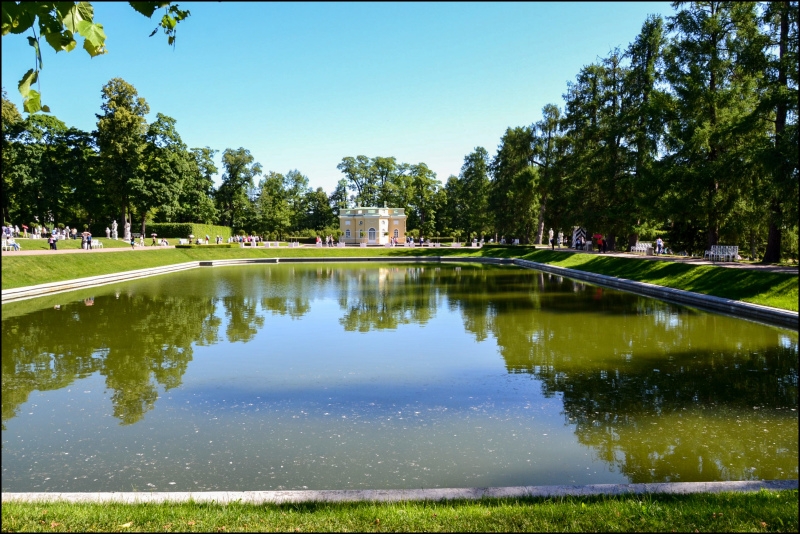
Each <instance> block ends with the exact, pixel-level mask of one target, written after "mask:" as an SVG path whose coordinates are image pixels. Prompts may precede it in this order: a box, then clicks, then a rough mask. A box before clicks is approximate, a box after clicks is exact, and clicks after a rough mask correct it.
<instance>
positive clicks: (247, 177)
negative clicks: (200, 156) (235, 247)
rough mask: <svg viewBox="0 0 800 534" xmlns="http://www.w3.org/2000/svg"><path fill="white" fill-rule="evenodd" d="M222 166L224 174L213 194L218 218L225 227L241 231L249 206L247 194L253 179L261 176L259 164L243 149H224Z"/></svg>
mask: <svg viewBox="0 0 800 534" xmlns="http://www.w3.org/2000/svg"><path fill="white" fill-rule="evenodd" d="M222 166H223V168H224V170H225V172H224V173H223V175H222V183H221V184H220V186H219V189H217V191H216V194H215V200H216V202H217V209H218V210H219V217H220V219H221V222H223V223H224V224H225V225H227V226H230V227H231V228H234V229H241V228H242V227H243V223H244V219H243V216H244V215H245V213H246V212H247V210H248V208H249V204H250V199H249V198H248V196H247V193H248V191H249V190H250V189H251V188H252V187H253V179H254V178H255V177H256V176H258V175H259V174H261V164H260V163H257V162H255V159H254V158H253V156H252V155H251V154H250V151H249V150H247V149H245V148H238V149H236V150H233V149H230V148H226V149H225V151H224V152H223V153H222Z"/></svg>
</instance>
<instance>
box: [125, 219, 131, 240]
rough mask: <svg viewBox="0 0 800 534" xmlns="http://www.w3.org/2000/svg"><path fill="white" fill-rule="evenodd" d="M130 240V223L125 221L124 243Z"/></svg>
mask: <svg viewBox="0 0 800 534" xmlns="http://www.w3.org/2000/svg"><path fill="white" fill-rule="evenodd" d="M130 240H131V223H129V222H128V221H125V242H126V243H127V242H128V241H130Z"/></svg>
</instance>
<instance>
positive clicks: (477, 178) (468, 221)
mask: <svg viewBox="0 0 800 534" xmlns="http://www.w3.org/2000/svg"><path fill="white" fill-rule="evenodd" d="M489 165H490V161H489V153H488V152H487V151H486V149H485V148H483V147H482V146H479V147H475V150H473V151H472V152H471V153H470V154H467V155H466V156H465V157H464V164H463V165H462V166H461V173H460V176H459V178H458V182H459V187H451V189H450V190H448V195H447V199H448V202H450V193H451V192H452V193H453V194H456V195H458V197H459V198H458V200H457V201H456V204H457V206H458V207H457V208H456V209H457V210H458V212H459V213H454V214H453V215H454V216H456V217H458V219H457V221H458V223H457V225H455V226H453V228H457V229H459V230H462V231H463V232H465V234H467V235H473V236H483V235H484V234H486V232H488V231H489V230H490V229H491V224H492V217H491V212H490V211H489V190H490V186H491V182H490V180H489Z"/></svg>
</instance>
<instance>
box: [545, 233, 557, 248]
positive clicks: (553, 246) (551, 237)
mask: <svg viewBox="0 0 800 534" xmlns="http://www.w3.org/2000/svg"><path fill="white" fill-rule="evenodd" d="M553 235H554V234H553V229H552V228H550V231H548V232H547V237H548V238H549V239H550V246H551V247H552V248H553V250H555V249H556V242H555V241H553Z"/></svg>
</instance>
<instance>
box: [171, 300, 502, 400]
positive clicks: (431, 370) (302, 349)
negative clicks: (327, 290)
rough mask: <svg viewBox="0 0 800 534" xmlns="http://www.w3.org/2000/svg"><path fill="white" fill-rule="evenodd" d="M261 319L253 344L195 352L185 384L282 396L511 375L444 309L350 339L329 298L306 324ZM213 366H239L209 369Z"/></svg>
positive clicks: (489, 346)
mask: <svg viewBox="0 0 800 534" xmlns="http://www.w3.org/2000/svg"><path fill="white" fill-rule="evenodd" d="M260 313H261V314H263V315H265V316H267V317H269V321H268V322H267V323H266V324H265V326H264V328H262V329H260V330H259V331H258V333H257V334H256V335H255V337H254V338H253V339H252V340H250V341H248V342H247V343H234V344H233V345H230V346H229V345H227V344H224V343H223V344H217V345H214V346H211V347H202V348H196V349H195V354H194V363H193V364H192V365H191V366H189V369H188V371H187V372H186V374H185V375H184V384H185V385H188V384H190V383H192V381H194V380H201V381H202V380H212V381H216V380H220V379H229V380H235V381H236V383H237V384H242V385H243V384H247V383H249V382H253V383H255V384H258V383H260V381H261V380H269V381H270V382H271V383H274V384H275V385H276V386H277V387H281V388H289V387H292V385H294V386H296V387H305V386H306V384H307V381H308V380H312V381H314V382H318V381H322V380H324V381H325V382H326V383H329V384H331V385H333V386H339V385H345V384H346V385H356V384H375V383H376V382H380V383H383V384H387V385H389V384H403V383H407V382H409V381H411V382H413V381H416V380H420V379H425V380H432V381H439V380H454V379H455V378H454V375H458V374H460V373H465V374H466V375H467V376H466V378H465V379H466V380H470V379H472V376H480V375H483V374H487V373H505V366H504V362H503V359H502V357H501V356H500V355H499V353H498V351H497V347H496V345H495V344H494V342H493V341H492V342H491V343H489V342H484V343H478V342H475V341H474V338H473V337H472V336H469V335H465V334H464V326H463V319H462V318H461V317H460V315H459V314H458V313H452V312H449V311H447V310H446V309H443V307H439V308H438V310H437V312H436V315H435V316H434V317H433V318H432V319H431V320H430V321H429V322H428V323H427V324H423V325H420V324H414V323H411V324H400V325H399V326H398V327H397V328H396V329H394V330H389V329H386V330H372V331H370V332H368V333H362V332H346V331H344V329H343V328H342V325H341V324H339V322H338V318H339V316H340V315H341V313H342V310H341V307H340V306H339V304H338V303H337V302H336V301H335V300H332V299H329V298H326V299H321V300H315V301H314V302H313V304H312V306H311V310H310V311H309V312H308V313H307V314H306V315H304V316H303V317H302V320H297V319H294V318H292V317H289V316H288V315H283V316H281V315H272V316H271V315H270V312H269V311H263V310H261V311H260ZM217 316H219V317H223V323H222V325H221V326H220V330H221V331H224V330H225V329H226V327H227V319H225V315H224V310H222V309H221V306H220V307H218V312H217ZM232 348H233V350H231V349H232ZM214 358H224V359H226V360H228V361H229V362H231V364H234V363H235V365H227V366H224V367H223V368H218V367H217V366H216V365H214V364H213V363H211V362H209V366H208V367H206V366H204V365H203V362H207V361H208V360H207V359H214Z"/></svg>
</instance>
